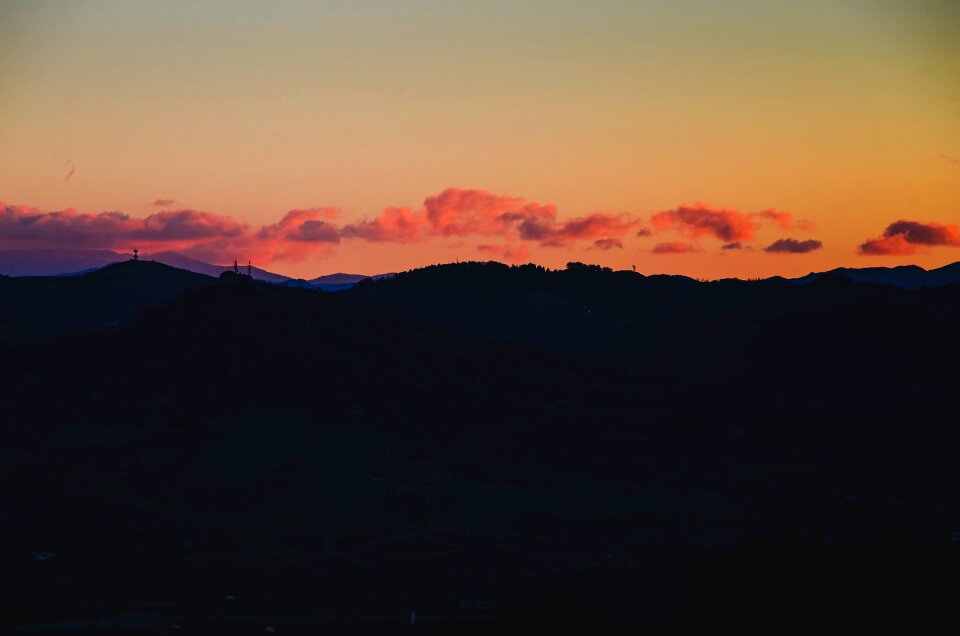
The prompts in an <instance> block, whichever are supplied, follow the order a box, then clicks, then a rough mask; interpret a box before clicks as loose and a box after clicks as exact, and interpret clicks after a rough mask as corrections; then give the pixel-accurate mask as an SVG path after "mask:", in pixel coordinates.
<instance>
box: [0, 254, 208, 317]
mask: <svg viewBox="0 0 960 636" xmlns="http://www.w3.org/2000/svg"><path fill="white" fill-rule="evenodd" d="M215 283H216V279H214V278H211V277H209V276H204V275H202V274H195V273H193V272H187V271H184V270H182V269H176V268H174V267H170V266H168V265H163V264H161V263H157V262H154V261H132V260H131V261H125V262H122V263H113V264H111V265H107V266H106V267H103V268H102V269H98V270H96V271H93V272H89V273H87V274H84V275H81V276H29V277H0V315H2V316H5V317H6V318H7V320H8V321H9V322H10V324H11V327H12V328H13V329H15V330H19V331H22V332H24V333H26V334H31V335H53V334H63V333H78V332H86V331H91V330H96V329H104V328H112V327H117V326H119V325H121V324H123V323H125V322H127V321H129V320H130V319H131V318H133V317H134V316H136V315H137V314H139V313H140V312H141V311H143V310H144V309H145V308H146V307H150V306H153V305H158V304H161V303H163V302H166V301H169V300H172V299H174V298H177V297H178V296H180V295H181V294H183V292H185V291H186V290H188V289H194V288H197V287H209V286H211V285H213V284H215Z"/></svg>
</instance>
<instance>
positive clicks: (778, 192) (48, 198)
mask: <svg viewBox="0 0 960 636" xmlns="http://www.w3.org/2000/svg"><path fill="white" fill-rule="evenodd" d="M0 96H2V99H0V201H2V202H3V204H2V205H0V249H19V248H33V247H48V246H53V247H58V246H74V247H104V248H108V249H115V250H118V251H130V250H131V249H132V248H133V247H138V248H140V249H141V251H142V252H145V253H149V252H151V251H153V252H159V251H163V250H167V249H176V250H180V251H184V252H185V253H188V254H190V255H193V256H196V257H200V258H203V259H206V260H212V261H217V262H232V260H233V259H234V258H237V259H240V260H241V261H246V260H247V259H248V258H250V259H252V260H253V261H254V264H258V265H261V266H262V267H265V268H267V269H270V270H273V271H277V272H280V273H284V274H288V275H295V276H305V277H312V276H316V275H320V274H324V273H330V272H335V271H349V272H357V273H367V274H374V273H378V272H383V271H399V270H403V269H408V268H411V267H416V266H421V265H427V264H430V263H437V262H448V261H454V260H458V259H459V260H478V259H482V260H486V259H494V260H501V261H503V262H528V261H532V262H536V263H540V264H543V265H547V266H550V267H557V266H562V265H563V264H564V263H566V262H567V261H572V260H578V261H584V262H590V263H599V264H601V265H606V266H611V267H615V268H629V267H630V266H631V265H636V267H637V270H638V271H641V272H644V273H660V272H663V273H683V274H688V275H692V276H698V277H704V278H717V277H724V276H740V277H758V276H769V275H774V274H781V275H788V276H794V275H800V274H804V273H807V272H809V271H812V270H823V269H829V268H832V267H836V266H851V267H866V266H874V265H897V264H908V263H916V264H919V265H921V266H924V267H928V268H929V267H937V266H941V265H944V264H947V263H950V262H953V261H958V260H960V230H958V227H957V226H958V225H960V2H956V1H952V0H873V1H870V0H830V1H826V0H806V1H803V2H796V1H791V2H787V1H780V0H754V1H747V0H729V1H726V2H716V1H713V0H671V1H669V2H668V1H657V2H653V1H641V0H634V1H626V0H622V1H612V0H591V1H590V2H586V1H573V0H553V1H550V2H546V1H543V0H541V1H537V2H533V1H524V0H510V1H501V0H486V1H485V2H468V1H466V0H450V1H442V0H434V1H425V0H424V1H406V0H389V1H388V0H376V1H362V0H351V1H339V0H337V1H306V0H303V1H292V0H273V1H272V2H260V1H256V2H254V1H250V0H243V1H241V0H233V1H230V2H226V1H223V2H211V1H203V0H190V1H177V0H155V1H140V2H131V1H126V0H124V1H121V0H116V1H109V0H98V1H84V0H71V1H66V0H63V1H43V0H31V1H26V0H24V1H22V2H17V1H11V0H0ZM104 213H106V214H104Z"/></svg>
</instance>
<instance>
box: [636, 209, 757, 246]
mask: <svg viewBox="0 0 960 636" xmlns="http://www.w3.org/2000/svg"><path fill="white" fill-rule="evenodd" d="M650 222H651V224H652V225H653V227H654V229H655V230H666V229H671V228H675V229H676V230H677V231H678V232H680V233H681V234H683V235H685V236H688V237H690V238H699V237H701V236H711V237H713V238H717V239H720V240H721V241H724V242H725V243H733V242H736V241H745V240H749V239H751V238H753V233H754V230H755V229H756V226H757V223H756V221H755V220H754V219H753V218H752V217H751V216H750V215H747V214H744V213H742V212H738V211H737V210H725V209H722V208H711V207H709V206H707V205H704V204H703V203H695V204H694V205H690V206H688V205H681V206H680V207H678V208H675V209H673V210H666V211H663V212H657V213H655V214H654V215H653V216H651V217H650Z"/></svg>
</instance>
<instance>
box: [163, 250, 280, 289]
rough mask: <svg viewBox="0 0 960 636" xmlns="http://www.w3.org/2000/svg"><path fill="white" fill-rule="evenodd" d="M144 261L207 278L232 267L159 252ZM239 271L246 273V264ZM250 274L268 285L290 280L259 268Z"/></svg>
mask: <svg viewBox="0 0 960 636" xmlns="http://www.w3.org/2000/svg"><path fill="white" fill-rule="evenodd" d="M144 258H145V259H149V260H153V261H157V262H158V263H163V264H164V265H170V266H171V267H177V268H179V269H185V270H187V271H188V272H196V273H197V274H206V275H207V276H219V275H220V274H221V273H222V272H223V271H225V270H227V269H232V268H233V265H213V264H211V263H205V262H203V261H198V260H197V259H195V258H190V257H189V256H184V255H183V254H180V253H179V252H160V253H159V254H146V255H144ZM240 267H241V269H243V271H244V272H246V271H247V270H246V267H247V265H246V263H240ZM250 269H251V272H252V273H253V278H254V280H262V281H266V282H268V283H285V282H287V281H288V280H290V277H289V276H284V275H283V274H276V273H274V272H268V271H267V270H265V269H260V268H259V267H251V268H250Z"/></svg>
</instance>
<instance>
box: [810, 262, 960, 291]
mask: <svg viewBox="0 0 960 636" xmlns="http://www.w3.org/2000/svg"><path fill="white" fill-rule="evenodd" d="M827 275H842V276H846V277H847V278H849V279H850V280H852V281H855V282H858V283H859V282H866V283H877V284H880V285H896V286H897V287H903V288H905V289H919V288H921V287H937V286H939V285H950V284H954V283H960V262H957V263H951V264H950V265H945V266H943V267H938V268H936V269H931V270H926V269H923V268H922V267H918V266H916V265H901V266H899V267H864V268H849V267H838V268H836V269H832V270H830V271H828V272H820V273H811V274H807V275H806V276H802V277H800V278H796V279H793V280H794V281H795V282H797V283H801V284H807V283H811V282H813V281H815V280H817V279H818V278H821V277H823V276H827Z"/></svg>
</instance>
